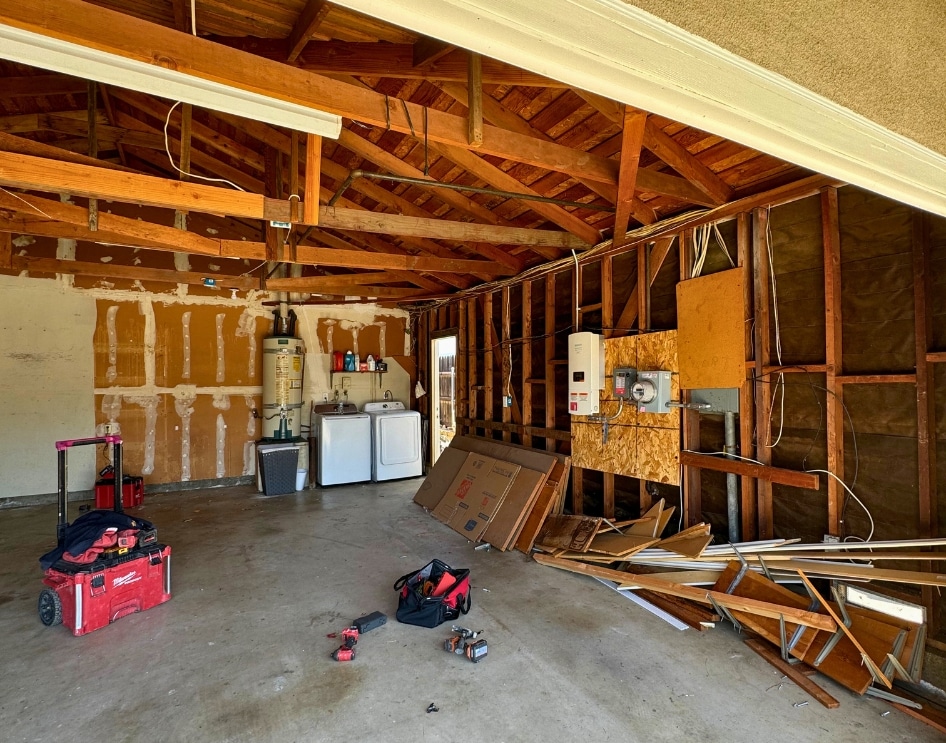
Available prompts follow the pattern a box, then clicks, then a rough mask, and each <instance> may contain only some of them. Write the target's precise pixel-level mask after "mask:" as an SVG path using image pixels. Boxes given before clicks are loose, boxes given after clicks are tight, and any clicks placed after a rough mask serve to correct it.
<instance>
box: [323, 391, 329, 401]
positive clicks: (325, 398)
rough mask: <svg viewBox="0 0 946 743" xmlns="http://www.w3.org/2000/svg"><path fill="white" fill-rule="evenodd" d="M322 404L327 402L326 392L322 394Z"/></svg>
mask: <svg viewBox="0 0 946 743" xmlns="http://www.w3.org/2000/svg"><path fill="white" fill-rule="evenodd" d="M322 402H328V392H323V393H322Z"/></svg>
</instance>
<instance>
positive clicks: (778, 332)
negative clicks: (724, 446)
mask: <svg viewBox="0 0 946 743" xmlns="http://www.w3.org/2000/svg"><path fill="white" fill-rule="evenodd" d="M771 212H772V207H771V206H770V207H769V208H768V211H767V212H766V220H765V247H766V253H767V254H768V258H769V281H770V283H771V284H772V317H773V319H774V320H775V357H776V359H777V360H778V364H779V366H781V365H782V327H781V324H780V323H779V317H778V287H777V284H776V280H775V259H774V251H773V249H772V219H771ZM779 389H781V390H782V401H781V405H780V413H779V421H778V437H776V439H775V443H774V444H770V443H766V444H765V447H766V449H774V448H775V447H776V446H778V444H779V442H780V441H781V440H782V432H783V431H784V430H785V373H784V372H779V375H778V382H776V383H775V389H773V390H772V401H771V402H770V403H769V410H771V409H772V407H773V406H774V405H775V396H776V395H777V394H778V392H779ZM769 420H771V417H770V419H769ZM767 438H768V441H771V440H772V427H771V426H769V430H768V437H767Z"/></svg>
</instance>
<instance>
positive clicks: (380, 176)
mask: <svg viewBox="0 0 946 743" xmlns="http://www.w3.org/2000/svg"><path fill="white" fill-rule="evenodd" d="M356 178H374V179H375V180H379V181H394V182H395V183H410V184H412V185H415V186H427V187H428V188H449V189H450V190H451V191H472V192H473V193H481V194H486V195H487V196H501V197H503V198H505V199H522V200H524V201H541V202H542V203H543V204H556V205H557V206H572V207H575V208H576V209H591V210H592V211H596V212H614V211H616V207H613V206H603V205H601V204H585V203H583V202H581V201H565V200H564V199H553V198H552V197H550V196H539V195H538V194H524V193H518V192H516V191H502V190H500V189H498V188H483V187H482V186H464V185H461V184H459V183H442V182H440V181H432V180H428V179H426V178H413V177H411V176H408V175H388V174H386V173H370V172H368V171H365V170H359V169H356V170H353V171H351V173H349V174H348V177H347V178H346V179H345V180H344V181H342V185H341V186H339V187H338V191H336V192H335V195H334V196H332V198H331V199H330V200H329V202H328V205H329V206H335V202H337V201H338V200H339V199H340V198H341V197H342V194H343V193H345V191H347V190H348V188H349V186H351V184H352V182H353V181H354V180H355V179H356Z"/></svg>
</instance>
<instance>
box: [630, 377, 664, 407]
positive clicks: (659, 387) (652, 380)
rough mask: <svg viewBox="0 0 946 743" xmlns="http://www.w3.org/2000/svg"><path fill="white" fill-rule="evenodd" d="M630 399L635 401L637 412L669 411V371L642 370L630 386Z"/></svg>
mask: <svg viewBox="0 0 946 743" xmlns="http://www.w3.org/2000/svg"><path fill="white" fill-rule="evenodd" d="M631 399H632V400H634V402H636V403H637V412H639V413H669V412H670V408H668V407H667V403H668V402H670V372H668V371H642V372H638V373H637V381H636V382H634V384H633V385H632V386H631Z"/></svg>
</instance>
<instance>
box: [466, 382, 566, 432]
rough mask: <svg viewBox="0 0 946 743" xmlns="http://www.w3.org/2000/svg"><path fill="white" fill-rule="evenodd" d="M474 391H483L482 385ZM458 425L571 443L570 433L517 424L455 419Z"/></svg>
mask: <svg viewBox="0 0 946 743" xmlns="http://www.w3.org/2000/svg"><path fill="white" fill-rule="evenodd" d="M474 389H483V387H482V385H479V386H477V387H475V388H474ZM457 422H458V423H459V424H460V425H463V426H467V427H469V428H474V429H475V428H482V429H484V430H486V431H509V432H511V433H520V434H528V435H530V436H541V437H542V438H546V439H556V440H557V441H571V438H572V435H571V432H570V431H559V430H557V429H554V428H538V427H537V426H521V425H519V424H518V423H502V422H500V421H484V420H477V419H474V418H457Z"/></svg>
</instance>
